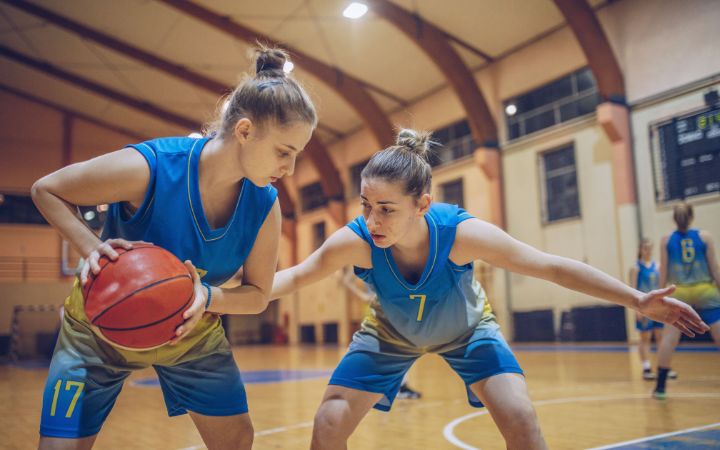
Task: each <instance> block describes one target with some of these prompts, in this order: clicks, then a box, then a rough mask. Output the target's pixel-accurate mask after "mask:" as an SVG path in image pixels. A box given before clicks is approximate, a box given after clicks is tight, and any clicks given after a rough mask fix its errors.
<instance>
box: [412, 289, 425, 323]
mask: <svg viewBox="0 0 720 450" xmlns="http://www.w3.org/2000/svg"><path fill="white" fill-rule="evenodd" d="M416 298H419V299H420V308H418V315H417V321H418V322H420V321H421V320H422V316H423V311H424V310H425V299H426V298H427V296H426V295H422V294H415V295H411V296H410V300H415V299H416Z"/></svg>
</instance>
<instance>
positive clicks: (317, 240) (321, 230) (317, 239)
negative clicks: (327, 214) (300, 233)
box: [312, 221, 325, 250]
mask: <svg viewBox="0 0 720 450" xmlns="http://www.w3.org/2000/svg"><path fill="white" fill-rule="evenodd" d="M312 228H313V249H315V250H317V249H318V248H320V246H321V245H322V244H323V242H325V222H324V221H323V222H317V223H314V224H313V227H312Z"/></svg>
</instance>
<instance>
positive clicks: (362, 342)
mask: <svg viewBox="0 0 720 450" xmlns="http://www.w3.org/2000/svg"><path fill="white" fill-rule="evenodd" d="M428 146H429V135H428V134H425V133H418V132H415V131H412V130H402V131H401V132H400V133H399V136H398V138H397V144H396V145H393V146H391V147H388V148H386V149H385V150H382V151H380V152H378V153H376V154H375V155H374V156H373V157H372V158H371V159H370V161H369V162H368V164H367V165H366V166H365V168H364V169H363V171H362V176H361V177H362V184H361V190H360V192H361V194H360V198H361V200H362V206H363V215H362V216H359V217H358V218H356V219H355V220H353V221H352V222H350V223H349V224H348V225H347V226H346V227H343V228H341V229H340V230H338V231H336V232H335V233H333V234H332V235H331V236H330V237H329V238H328V239H327V240H326V242H325V243H324V244H323V245H322V246H321V247H320V248H319V249H318V250H316V251H315V252H314V253H313V254H312V255H310V256H309V257H308V258H307V259H306V260H305V261H303V262H302V263H300V264H299V265H297V266H295V267H292V268H289V269H286V270H283V271H280V272H278V273H277V274H276V276H275V281H274V283H273V293H272V298H277V297H280V296H283V295H287V294H288V293H290V292H292V291H294V290H295V289H298V288H300V287H302V286H306V285H308V284H310V283H313V282H315V281H317V280H319V279H321V278H323V277H325V276H328V275H330V274H331V273H333V272H335V271H336V270H338V269H341V268H342V267H344V266H346V265H348V264H351V265H353V266H354V267H355V274H356V275H358V276H359V277H360V278H362V279H363V280H364V281H365V282H366V283H367V284H368V285H369V286H370V287H371V288H372V290H373V291H374V293H375V294H376V296H377V301H376V302H374V303H373V304H372V305H371V306H372V314H371V315H370V316H368V317H367V318H366V319H365V320H364V322H363V324H362V329H361V330H360V331H358V332H356V333H355V335H354V336H353V341H352V343H351V344H350V348H349V351H348V352H347V354H346V355H345V356H344V357H343V359H342V361H341V362H340V363H339V365H338V367H337V368H336V369H335V372H334V373H333V375H332V377H331V379H330V382H329V386H328V387H327V390H326V392H325V395H324V397H323V399H322V403H321V405H320V407H319V409H318V411H317V414H316V416H315V421H314V427H313V437H312V448H314V449H333V450H337V449H342V448H346V446H347V439H348V437H349V436H350V435H351V433H352V432H353V430H354V429H355V428H356V427H357V425H358V423H359V422H360V420H362V418H363V417H364V416H365V414H367V412H368V411H369V410H370V408H372V407H373V406H374V407H375V408H377V409H380V410H385V411H387V410H389V409H390V407H391V405H392V402H393V399H394V398H395V396H396V394H397V392H398V389H399V387H400V384H401V382H402V379H403V375H404V374H405V373H406V372H407V370H408V369H409V368H410V366H411V365H412V364H413V362H414V361H415V360H416V359H417V358H419V357H420V356H422V355H423V354H425V353H437V354H439V355H440V356H441V357H442V358H444V359H445V361H446V362H447V363H448V364H449V365H450V366H451V367H452V369H453V370H454V371H455V372H456V373H457V374H458V375H459V376H460V377H461V378H462V379H463V381H464V382H465V385H466V390H467V396H468V400H469V402H470V404H471V405H473V406H478V407H479V406H483V405H484V406H487V408H488V410H489V411H490V414H491V415H492V417H493V420H494V421H495V423H496V424H497V426H498V428H499V429H500V431H501V433H502V434H503V436H504V438H505V440H506V442H507V447H508V448H511V449H544V448H547V447H546V445H545V442H544V440H543V437H542V433H541V432H540V427H539V425H538V421H537V418H536V416H535V411H534V409H533V407H532V403H531V401H530V398H529V396H528V392H527V387H526V384H525V379H524V376H523V372H522V369H521V368H520V366H519V364H518V362H517V361H516V359H515V356H514V355H513V353H512V351H511V350H510V348H509V347H508V345H507V343H506V342H505V339H504V338H503V336H502V334H501V333H500V330H499V329H498V325H497V324H496V322H495V318H494V316H493V313H492V310H491V308H490V307H489V304H488V302H487V300H486V298H485V294H484V292H483V289H482V287H481V286H480V285H479V283H478V282H477V281H476V280H475V279H474V276H473V270H472V268H473V261H474V260H476V259H483V260H484V261H486V262H488V263H490V264H494V265H496V266H498V267H502V268H505V269H507V270H512V271H514V272H518V273H521V274H524V275H529V276H534V277H539V278H543V279H546V280H549V281H553V282H556V283H558V284H560V285H562V286H565V287H567V288H570V289H574V290H577V291H579V292H583V293H585V294H588V295H593V296H596V297H600V298H604V299H606V300H609V301H611V302H613V303H617V304H620V305H624V306H628V307H631V308H633V309H635V310H636V311H638V312H640V313H642V314H643V315H646V316H648V317H650V318H651V319H654V320H659V321H663V322H665V323H671V324H675V325H677V326H678V327H680V328H681V329H683V330H684V331H685V332H686V333H687V334H689V335H693V334H694V332H704V331H705V329H706V325H705V324H704V323H702V321H701V320H700V318H699V317H698V315H697V313H695V312H694V311H693V310H692V308H690V307H689V306H687V305H685V304H684V303H682V302H680V301H678V300H675V299H672V298H669V297H666V295H668V294H670V293H671V292H672V288H667V289H660V290H656V291H652V292H650V293H642V292H639V291H637V290H635V289H632V288H630V287H629V286H627V285H625V284H624V283H622V282H620V281H618V280H616V279H614V278H612V277H610V276H608V275H606V274H604V273H602V272H600V271H598V270H596V269H593V268H592V267H590V266H588V265H586V264H583V263H580V262H577V261H574V260H571V259H567V258H563V257H559V256H554V255H549V254H547V253H543V252H540V251H538V250H536V249H534V248H532V247H530V246H528V245H525V244H523V243H521V242H519V241H516V240H515V239H513V238H512V237H510V236H509V235H507V234H506V233H505V232H504V231H502V230H501V229H499V228H497V227H495V226H493V225H491V224H489V223H487V222H484V221H482V220H479V219H476V218H474V217H473V216H471V215H470V214H468V213H467V212H465V211H464V210H462V209H461V208H458V207H457V206H456V205H448V204H444V203H432V202H431V196H430V180H431V168H430V165H429V164H428V162H427V160H426V157H425V154H426V153H427V151H428Z"/></svg>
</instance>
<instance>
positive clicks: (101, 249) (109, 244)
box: [80, 238, 149, 286]
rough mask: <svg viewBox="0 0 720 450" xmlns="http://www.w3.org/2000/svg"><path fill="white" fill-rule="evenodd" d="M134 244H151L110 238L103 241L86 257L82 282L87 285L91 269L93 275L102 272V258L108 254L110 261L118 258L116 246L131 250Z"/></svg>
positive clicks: (81, 270) (82, 271) (81, 275)
mask: <svg viewBox="0 0 720 450" xmlns="http://www.w3.org/2000/svg"><path fill="white" fill-rule="evenodd" d="M133 244H149V242H144V241H133V242H130V241H126V240H125V239H119V238H118V239H108V240H107V241H105V242H101V243H100V244H98V246H97V247H95V249H94V250H93V251H91V252H90V254H89V255H88V256H87V258H85V262H84V263H83V266H82V268H81V269H80V284H81V285H83V286H85V283H87V281H88V276H89V275H90V271H92V273H93V275H97V274H98V273H100V258H102V257H103V256H106V257H107V258H109V259H110V261H115V260H116V259H118V256H119V255H118V252H116V251H115V248H114V247H121V248H124V249H125V250H130V249H131V248H132V247H133Z"/></svg>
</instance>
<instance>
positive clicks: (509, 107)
mask: <svg viewBox="0 0 720 450" xmlns="http://www.w3.org/2000/svg"><path fill="white" fill-rule="evenodd" d="M516 112H517V106H515V105H513V104H512V103H510V104H509V105H507V106H506V107H505V114H507V115H508V116H514V115H515V113H516Z"/></svg>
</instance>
